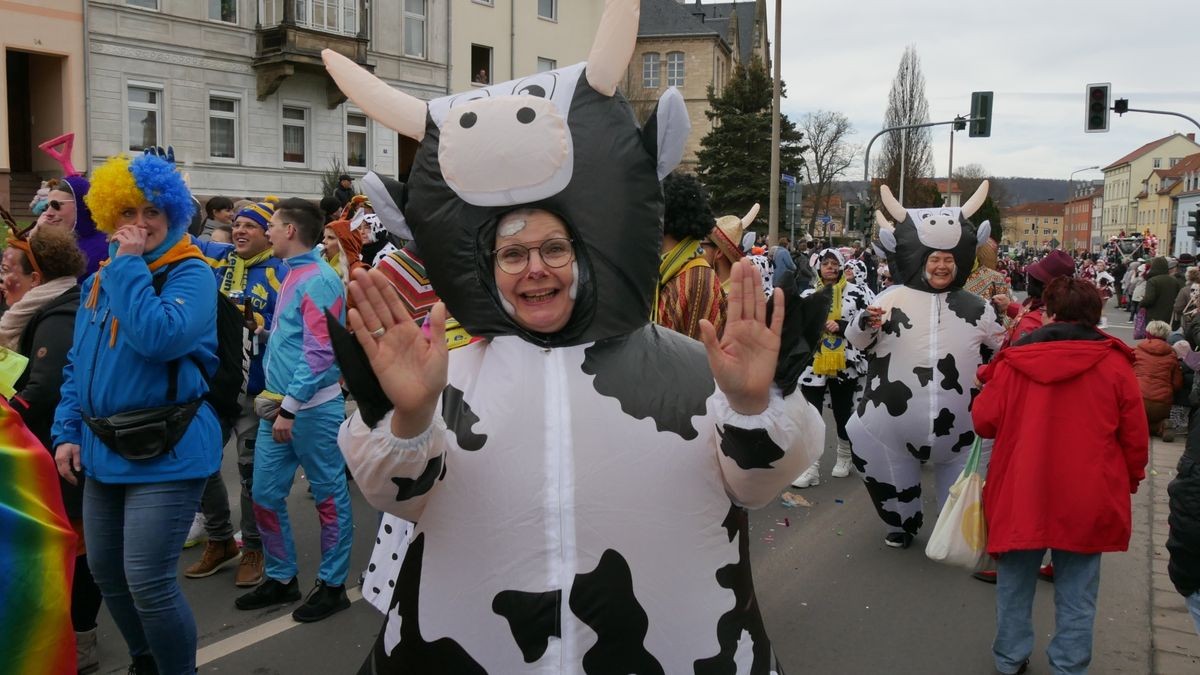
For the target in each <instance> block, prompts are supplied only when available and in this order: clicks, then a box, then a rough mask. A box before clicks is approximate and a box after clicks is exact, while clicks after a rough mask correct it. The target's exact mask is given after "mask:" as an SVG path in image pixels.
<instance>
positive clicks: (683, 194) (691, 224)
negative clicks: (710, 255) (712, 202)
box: [662, 171, 715, 241]
mask: <svg viewBox="0 0 1200 675" xmlns="http://www.w3.org/2000/svg"><path fill="white" fill-rule="evenodd" d="M662 190H663V201H664V211H663V233H664V234H666V235H668V236H671V237H674V238H675V239H678V240H680V241H682V240H684V239H687V238H688V237H692V238H694V239H703V238H704V237H707V236H708V233H709V232H711V231H712V228H713V224H714V222H715V221H714V219H713V214H712V208H711V207H710V206H709V205H708V191H707V190H705V189H704V186H703V185H701V184H700V181H699V180H698V179H697V178H696V177H695V176H693V175H692V174H690V173H680V172H677V171H676V172H673V173H671V174H670V175H668V176H667V177H666V178H664V179H663V182H662Z"/></svg>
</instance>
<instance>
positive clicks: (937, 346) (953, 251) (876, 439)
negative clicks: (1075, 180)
mask: <svg viewBox="0 0 1200 675" xmlns="http://www.w3.org/2000/svg"><path fill="white" fill-rule="evenodd" d="M987 188H988V184H987V181H984V182H983V184H982V185H980V187H979V189H978V190H977V191H976V192H975V194H974V195H973V196H972V197H971V198H970V199H969V200H967V202H966V203H965V204H963V206H962V208H961V209H959V208H954V207H940V208H932V209H905V208H904V207H903V206H901V205H900V202H898V201H896V199H895V198H894V197H893V196H892V193H891V191H890V190H888V188H887V186H886V185H885V186H883V187H881V188H880V193H881V195H880V196H881V199H882V201H883V204H884V206H885V207H886V209H887V213H888V215H890V216H891V217H892V219H893V220H895V225H894V226H892V225H891V224H889V223H887V221H886V220H885V219H884V218H883V216H882V214H880V213H878V212H876V220H878V221H879V222H880V239H881V241H882V242H883V245H884V248H885V249H887V251H888V266H889V268H890V270H891V274H892V279H893V282H894V284H895V285H893V286H891V287H889V288H888V289H887V290H886V291H884V292H882V293H880V294H879V296H878V297H877V298H876V299H875V304H874V305H872V306H870V307H868V308H867V309H866V310H864V311H863V312H860V313H859V314H858V316H857V317H856V318H855V320H854V321H852V322H851V324H850V326H849V327H848V328H847V330H846V337H847V339H848V340H849V341H850V344H852V345H854V346H855V347H856V348H858V349H860V350H863V351H865V352H867V373H866V375H865V376H864V378H863V393H862V397H861V398H860V399H859V402H858V408H857V409H856V411H855V413H854V415H853V417H851V419H850V423H849V424H848V425H847V429H846V430H847V432H848V434H849V436H850V443H851V445H852V446H853V449H854V464H855V468H857V469H858V470H859V472H860V473H862V474H863V482H865V483H866V486H867V492H868V493H870V495H871V500H872V501H873V502H874V503H875V510H876V511H877V512H878V513H879V517H880V518H882V519H883V522H884V523H885V524H886V525H887V526H888V533H887V536H886V538H885V543H886V544H887V545H888V546H892V547H895V548H907V547H908V546H909V545H910V544H911V543H912V541H913V538H914V537H915V536H916V534H917V531H918V530H919V529H920V527H921V523H922V519H923V516H922V513H921V464H922V463H924V462H928V463H930V464H931V465H933V469H934V475H935V480H936V489H937V500H938V505H939V507H940V505H941V504H942V503H943V502H944V501H945V499H946V494H947V492H948V491H949V489H950V485H951V484H953V483H954V481H955V479H956V478H957V477H958V474H959V472H960V471H961V470H962V467H963V465H964V464H965V463H966V459H967V455H968V454H969V450H970V449H971V445H972V443H974V441H975V432H974V430H973V426H972V423H971V414H970V407H971V399H972V398H973V397H974V396H975V394H977V393H978V390H977V389H976V388H975V371H976V369H977V368H978V367H979V365H980V364H981V363H982V362H983V359H984V356H985V355H987V353H988V352H992V351H995V350H997V349H999V347H1000V344H1001V342H1002V341H1003V338H1004V329H1003V327H1002V326H1001V325H1000V324H999V323H997V320H996V312H995V310H994V309H993V308H992V306H991V305H990V304H989V303H988V302H987V301H985V300H984V299H983V298H981V297H979V296H978V295H975V294H974V293H971V292H969V291H966V290H964V289H963V284H964V283H965V282H966V280H967V277H968V276H970V274H971V268H972V266H973V264H974V261H975V248H976V246H978V244H979V243H980V242H983V241H986V240H987V238H988V231H989V229H990V228H989V226H988V225H987V224H986V223H985V224H984V225H981V226H980V227H979V228H978V231H976V228H975V227H974V226H973V225H972V224H971V222H970V220H969V218H970V217H971V214H973V213H975V211H976V210H977V209H978V208H979V207H980V205H982V204H983V200H984V199H985V198H986V197H987Z"/></svg>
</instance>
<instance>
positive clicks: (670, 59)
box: [667, 52, 683, 87]
mask: <svg viewBox="0 0 1200 675" xmlns="http://www.w3.org/2000/svg"><path fill="white" fill-rule="evenodd" d="M667 86H668V87H682V86H683V52H667Z"/></svg>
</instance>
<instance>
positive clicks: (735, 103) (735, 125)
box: [697, 59, 807, 222]
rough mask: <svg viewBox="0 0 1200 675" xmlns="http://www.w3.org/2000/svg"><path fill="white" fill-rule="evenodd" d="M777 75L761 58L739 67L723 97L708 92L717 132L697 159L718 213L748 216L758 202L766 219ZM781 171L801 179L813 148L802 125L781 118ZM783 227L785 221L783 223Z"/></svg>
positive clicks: (705, 140) (702, 144)
mask: <svg viewBox="0 0 1200 675" xmlns="http://www.w3.org/2000/svg"><path fill="white" fill-rule="evenodd" d="M771 85H772V81H771V76H770V75H769V74H767V70H766V68H764V67H763V65H762V62H761V61H759V60H758V59H755V60H753V61H751V63H750V65H748V66H742V65H739V66H737V67H736V68H735V69H734V71H733V76H732V77H731V78H730V79H729V82H728V83H726V85H725V89H724V91H722V92H721V94H720V95H719V96H718V95H717V94H716V92H715V91H714V90H713V87H712V85H709V87H708V107H709V109H708V110H707V111H705V113H704V114H705V115H707V116H708V119H710V120H712V122H713V129H712V131H711V132H709V133H708V135H707V136H705V137H704V138H703V139H702V140H701V141H700V148H701V149H700V152H699V154H698V155H697V159H698V160H699V167H698V169H697V173H699V175H700V180H702V181H703V182H704V185H705V187H707V188H708V191H709V194H710V195H711V197H710V200H709V201H710V204H711V205H712V209H713V213H715V214H717V215H718V216H723V215H743V214H745V213H746V212H747V211H749V210H750V207H752V206H753V205H754V204H755V203H758V204H761V205H762V212H761V214H760V216H759V217H760V218H761V219H763V220H765V219H766V217H767V212H768V211H767V209H768V205H769V204H770V198H771V182H770V181H771ZM779 138H780V143H779V167H780V171H781V172H782V173H785V174H789V175H792V176H796V175H797V174H798V173H799V171H800V169H801V167H803V165H804V159H803V157H802V156H801V155H802V153H803V152H804V151H805V150H807V148H806V147H805V146H804V145H803V144H802V140H803V134H802V133H800V132H799V131H797V130H796V125H795V124H794V123H792V122H791V120H789V119H788V118H787V116H786V115H781V116H780V120H779ZM784 199H785V192H784V190H783V189H780V191H779V204H778V208H779V209H780V213H782V211H783V207H784ZM781 222H782V219H781Z"/></svg>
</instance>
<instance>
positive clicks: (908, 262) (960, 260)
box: [875, 180, 991, 293]
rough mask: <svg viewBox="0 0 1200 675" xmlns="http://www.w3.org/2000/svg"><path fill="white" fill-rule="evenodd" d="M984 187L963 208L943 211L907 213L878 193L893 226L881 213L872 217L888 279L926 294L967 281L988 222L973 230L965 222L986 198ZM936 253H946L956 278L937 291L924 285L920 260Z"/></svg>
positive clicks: (885, 190)
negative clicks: (877, 229)
mask: <svg viewBox="0 0 1200 675" xmlns="http://www.w3.org/2000/svg"><path fill="white" fill-rule="evenodd" d="M987 191H988V182H987V181H986V180H985V181H983V183H981V184H980V185H979V189H978V190H976V191H975V194H973V195H971V198H970V199H968V200H967V202H966V203H965V204H963V205H962V208H958V207H950V206H943V207H937V208H932V209H906V208H904V207H903V206H902V205H901V204H900V202H899V201H897V200H896V198H895V197H893V196H892V191H891V190H890V189H888V186H886V185H883V186H881V187H880V188H879V196H880V198H881V200H882V201H883V205H884V208H885V209H886V210H887V213H888V215H890V216H891V217H892V219H893V220H895V221H896V224H895V225H892V224H891V223H889V222H888V221H887V219H886V218H885V217H884V215H883V214H882V213H880V212H879V211H876V212H875V219H876V222H878V224H879V239H880V241H881V242H882V243H883V247H884V249H885V250H886V251H887V259H888V268H889V269H890V270H891V272H892V279H894V280H895V281H896V283H900V284H903V285H905V286H908V287H910V288H915V289H917V290H920V291H925V292H928V293H939V292H943V293H944V292H947V291H951V290H954V289H956V288H962V287H963V284H965V283H967V277H969V276H971V270H972V268H973V267H974V265H975V249H976V247H978V246H979V244H981V243H983V242H984V241H987V238H988V235H989V233H990V232H991V225H990V224H989V223H987V222H985V223H983V224H982V225H980V226H979V227H978V228H976V227H975V225H973V224H972V223H971V221H970V217H971V216H972V215H973V214H974V213H975V212H976V211H978V210H979V207H980V206H982V205H983V202H984V200H985V199H987ZM935 251H949V252H950V253H952V254H953V255H954V264H955V267H956V268H957V274H956V275H955V277H954V282H953V283H952V284H950V286H948V287H947V288H944V289H942V290H941V291H937V290H935V289H934V288H932V287H931V286H930V285H929V283H928V282H927V281H926V280H925V261H926V260H928V258H929V256H930V255H931V254H933V253H934V252H935Z"/></svg>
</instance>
